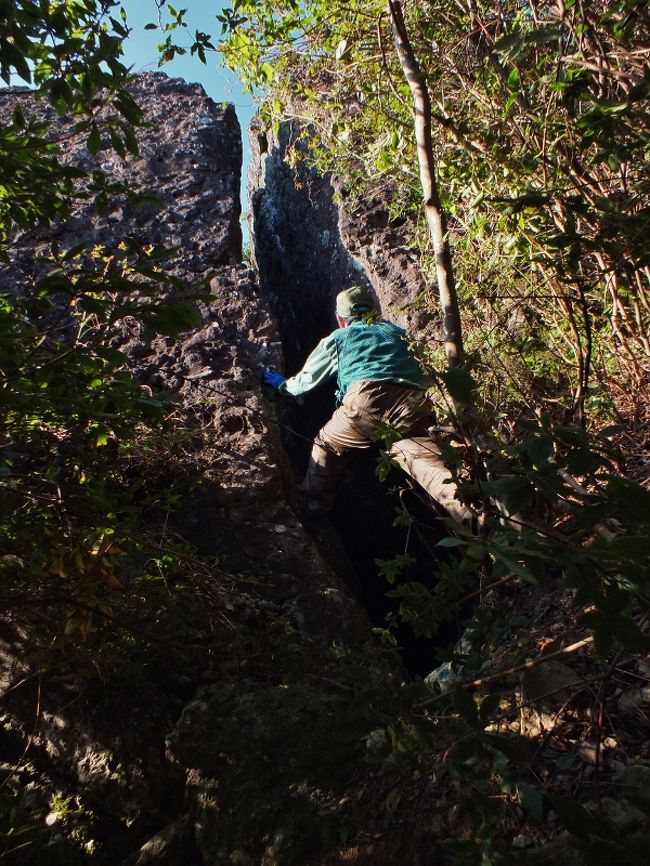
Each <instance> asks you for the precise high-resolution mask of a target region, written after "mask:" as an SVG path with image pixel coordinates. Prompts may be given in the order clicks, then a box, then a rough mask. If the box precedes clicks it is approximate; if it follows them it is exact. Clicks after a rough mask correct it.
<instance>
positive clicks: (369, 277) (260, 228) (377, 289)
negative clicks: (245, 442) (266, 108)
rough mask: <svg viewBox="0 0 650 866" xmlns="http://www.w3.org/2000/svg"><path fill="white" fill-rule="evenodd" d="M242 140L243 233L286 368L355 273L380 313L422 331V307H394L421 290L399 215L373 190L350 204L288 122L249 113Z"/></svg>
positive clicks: (325, 323)
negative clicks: (272, 124) (268, 121)
mask: <svg viewBox="0 0 650 866" xmlns="http://www.w3.org/2000/svg"><path fill="white" fill-rule="evenodd" d="M250 140H251V154H252V155H251V165H250V170H249V188H250V190H251V191H252V197H251V234H252V237H253V241H254V248H255V250H256V260H257V265H258V269H259V274H260V284H261V286H262V290H263V291H264V294H265V295H266V296H267V297H268V298H269V301H270V303H271V306H272V308H273V311H274V313H275V315H276V318H277V321H278V327H279V328H280V333H281V335H282V340H283V345H284V347H285V357H286V360H287V364H288V367H289V369H290V370H293V369H294V368H298V367H299V366H300V365H301V364H302V361H303V360H304V358H305V356H306V354H307V352H308V351H310V350H311V349H312V348H313V346H314V345H315V343H316V342H317V341H318V340H319V339H320V338H321V337H323V336H324V335H325V334H326V333H327V332H328V330H331V329H332V328H334V327H336V321H335V318H334V312H333V308H334V304H333V301H334V298H335V296H336V294H337V293H338V292H339V291H340V290H341V289H342V288H345V287H346V286H347V285H350V284H351V283H354V282H360V283H363V284H365V285H366V286H368V287H370V288H371V289H372V291H373V292H374V294H375V297H376V298H377V301H378V303H379V306H380V308H381V310H382V313H383V314H384V315H385V316H386V317H387V318H389V319H391V320H392V321H394V322H396V323H397V324H400V325H402V326H403V327H405V328H407V329H409V330H410V331H412V332H414V333H420V334H422V333H424V332H425V331H426V330H427V329H428V328H429V324H430V316H427V315H425V314H424V313H423V312H422V311H420V310H418V309H416V308H413V307H407V308H406V309H403V308H404V307H405V306H406V305H408V304H411V303H413V302H414V301H415V300H416V299H417V298H418V296H420V295H422V294H425V293H426V291H427V287H426V286H425V284H424V281H423V277H422V272H421V269H420V268H419V267H418V261H417V258H416V255H415V253H414V252H413V251H412V250H410V249H409V241H408V234H409V231H408V230H409V225H408V224H407V220H406V218H405V217H400V218H398V219H391V217H390V214H389V210H388V207H387V205H386V202H385V200H382V199H381V197H379V196H377V198H376V199H372V200H370V201H368V200H365V201H363V202H360V203H359V202H358V203H356V204H354V203H352V202H350V201H349V200H348V198H347V196H346V193H345V190H344V188H343V186H342V184H340V183H338V182H337V181H336V179H334V178H332V177H331V176H329V175H328V176H325V177H321V176H319V175H318V174H317V173H315V172H314V171H312V170H310V169H309V168H308V167H307V166H306V164H305V161H304V160H303V155H304V147H305V146H304V143H302V142H301V140H300V130H299V128H298V126H297V125H296V124H295V123H294V122H289V121H287V122H285V123H282V124H281V125H280V128H279V130H278V133H277V135H274V134H273V133H272V132H271V131H270V130H264V129H262V127H261V126H260V125H259V123H256V122H254V123H253V126H252V128H251V134H250Z"/></svg>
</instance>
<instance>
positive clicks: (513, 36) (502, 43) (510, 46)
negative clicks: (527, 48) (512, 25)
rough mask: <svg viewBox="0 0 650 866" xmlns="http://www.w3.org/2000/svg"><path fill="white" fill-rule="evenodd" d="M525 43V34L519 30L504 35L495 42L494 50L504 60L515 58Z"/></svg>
mask: <svg viewBox="0 0 650 866" xmlns="http://www.w3.org/2000/svg"><path fill="white" fill-rule="evenodd" d="M524 45H525V39H524V35H523V34H522V33H520V32H518V31H515V32H514V33H508V34H507V35H506V36H502V37H501V38H500V39H498V40H497V41H496V42H495V43H494V50H495V51H496V52H497V54H500V55H501V57H502V58H503V60H504V61H506V62H507V61H508V60H514V59H515V57H517V56H518V55H519V54H520V53H521V51H522V49H523V47H524Z"/></svg>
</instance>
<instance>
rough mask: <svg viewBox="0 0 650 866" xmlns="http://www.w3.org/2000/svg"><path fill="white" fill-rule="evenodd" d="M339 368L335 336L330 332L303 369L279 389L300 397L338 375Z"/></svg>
mask: <svg viewBox="0 0 650 866" xmlns="http://www.w3.org/2000/svg"><path fill="white" fill-rule="evenodd" d="M337 370H338V355H337V352H336V343H335V342H334V337H333V336H332V334H330V335H329V336H327V337H324V338H323V339H322V340H321V341H320V343H319V344H318V345H317V346H316V348H315V349H314V351H313V352H312V353H311V355H310V356H309V357H308V358H307V360H306V361H305V364H304V366H303V368H302V370H301V371H300V372H299V373H296V375H295V376H291V378H290V379H287V381H286V382H285V383H284V384H283V385H281V386H280V388H279V389H278V390H279V391H281V392H282V393H284V394H291V395H292V396H294V397H299V396H300V395H301V394H305V393H306V392H307V391H311V390H312V388H316V387H317V386H318V385H322V383H323V382H327V381H328V379H331V378H332V377H334V376H336V373H337Z"/></svg>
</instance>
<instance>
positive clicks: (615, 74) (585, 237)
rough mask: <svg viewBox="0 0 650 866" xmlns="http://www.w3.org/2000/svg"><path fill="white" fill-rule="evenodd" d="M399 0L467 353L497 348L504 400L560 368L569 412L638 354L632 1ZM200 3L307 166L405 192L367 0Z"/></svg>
mask: <svg viewBox="0 0 650 866" xmlns="http://www.w3.org/2000/svg"><path fill="white" fill-rule="evenodd" d="M405 12H406V18H407V22H406V23H407V28H408V30H409V34H410V38H411V42H412V44H413V46H414V49H415V52H416V55H417V59H418V62H419V64H420V65H421V67H422V70H423V74H424V76H425V78H426V81H427V84H428V88H429V92H430V95H431V99H432V102H433V107H434V123H435V124H436V130H435V134H434V148H435V155H436V159H437V165H438V170H439V181H440V187H441V192H442V195H443V199H444V201H443V204H444V205H445V207H446V208H447V210H448V211H449V212H450V214H451V215H452V223H451V226H450V230H451V233H452V237H453V240H454V243H455V247H456V270H457V274H458V283H459V290H460V294H461V297H462V301H463V319H464V329H465V332H466V333H468V334H469V341H468V342H469V348H470V349H475V348H481V349H483V348H485V346H486V345H487V346H488V347H489V349H490V353H491V356H493V355H499V356H502V357H503V356H506V357H505V358H504V360H505V363H504V364H501V365H497V364H495V363H494V362H493V361H491V360H490V362H489V364H490V366H491V367H492V368H493V369H494V377H495V379H501V380H503V379H504V376H503V370H502V369H500V368H501V367H504V366H505V367H506V371H507V375H508V376H509V377H510V378H511V383H509V384H508V385H507V386H506V385H505V383H503V382H502V383H501V385H500V391H501V392H503V391H504V389H505V388H506V387H511V388H513V389H514V391H515V393H516V397H517V399H519V400H520V399H521V398H522V396H523V397H524V399H531V392H532V400H534V399H535V397H536V396H537V395H538V393H539V390H540V388H541V389H542V393H544V391H546V393H547V394H549V393H551V394H558V393H559V394H562V391H561V389H560V388H558V389H557V390H555V389H554V383H553V380H554V379H558V378H560V377H561V385H562V388H564V386H565V382H566V385H568V386H569V387H570V388H571V390H572V392H573V396H572V400H571V402H570V404H569V406H568V407H567V408H568V409H569V410H570V411H573V412H575V413H577V417H578V419H581V418H582V417H583V414H584V410H585V408H588V403H589V402H590V401H591V402H593V400H592V398H593V396H594V394H593V391H590V387H592V384H593V383H592V378H593V375H594V373H595V376H596V378H597V380H598V386H597V387H599V388H600V387H601V380H602V379H603V377H605V376H607V375H608V376H615V377H616V378H617V379H618V380H619V381H620V384H621V386H622V387H625V386H624V384H623V383H624V382H626V381H630V380H631V381H633V382H637V383H640V382H641V379H642V378H643V370H644V369H646V368H647V357H648V355H649V354H650V344H649V343H648V327H649V319H648V317H649V311H650V302H649V300H648V295H649V285H648V274H647V268H648V261H647V251H646V248H645V244H644V238H645V236H646V235H647V232H648V225H647V220H648V187H647V172H646V171H645V165H646V161H647V155H648V144H649V142H650V136H649V134H648V112H647V96H648V87H649V82H648V75H647V67H646V65H645V63H644V62H643V60H642V55H643V45H644V44H645V43H644V40H646V39H647V33H648V26H649V22H648V11H647V4H645V3H637V2H632V0H599V2H597V3H590V4H581V3H573V2H571V3H567V4H562V6H560V7H558V6H557V5H556V4H553V3H547V2H543V0H530V2H527V3H525V4H523V5H522V4H521V3H517V2H512V3H511V2H504V3H500V4H499V5H498V7H496V8H495V7H494V5H493V4H489V3H485V4H484V3H481V2H467V3H455V4H452V5H451V6H449V5H448V4H436V3H429V2H416V3H409V4H408V5H407V7H406V10H405ZM218 17H219V19H220V21H221V23H222V29H223V32H224V36H225V38H224V41H223V42H222V44H221V46H220V50H221V51H222V53H223V55H224V57H225V59H226V61H227V62H228V63H229V64H230V65H231V66H232V67H233V68H234V69H236V70H237V71H238V73H239V74H240V75H241V76H242V79H243V81H244V83H245V84H246V86H248V87H249V88H250V89H257V90H258V91H261V93H262V94H263V95H264V96H265V97H266V100H265V108H264V111H265V112H266V117H267V119H268V121H269V122H278V121H279V120H280V119H283V118H285V117H287V116H292V115H293V116H295V117H297V118H299V119H300V120H301V121H302V122H303V126H304V135H305V137H306V138H307V139H308V140H309V139H311V140H312V141H313V143H314V149H313V153H312V159H313V160H315V161H316V163H317V164H319V165H320V166H321V168H334V169H335V170H336V172H337V174H338V175H339V176H341V175H342V176H344V177H346V178H347V180H348V182H349V183H351V184H353V185H354V184H356V185H357V186H358V187H359V185H360V188H361V189H363V190H365V189H367V188H368V187H369V186H371V187H372V188H373V189H374V190H377V188H380V189H381V188H383V189H384V190H386V189H388V190H391V191H392V194H393V196H394V197H395V199H396V200H397V201H398V204H396V207H398V208H399V209H401V210H402V211H404V210H406V211H408V210H409V209H410V208H411V209H412V208H413V207H414V206H415V205H416V203H417V200H418V198H419V197H420V196H421V192H420V189H419V184H418V180H417V172H416V165H417V160H416V156H415V150H414V138H413V134H412V125H413V124H412V117H411V114H412V108H411V104H410V94H409V89H408V85H407V83H406V82H405V81H404V80H403V76H402V74H401V70H400V68H399V66H398V62H397V59H396V58H395V56H394V54H393V52H392V50H391V48H390V43H391V37H390V31H389V29H388V19H387V14H386V9H385V4H384V2H383V0H382V2H379V0H377V2H375V3H372V4H370V5H369V4H368V3H357V2H346V3H338V4H334V5H333V4H332V3H329V2H328V3H323V2H321V0H311V2H307V3H297V2H292V0H287V2H283V3H273V4H270V3H264V2H258V0H236V2H233V3H232V6H231V8H229V9H224V10H223V12H222V13H221V14H220V15H219V16H218ZM323 144H324V145H326V147H323ZM418 240H419V242H420V243H423V244H424V246H426V243H427V242H426V240H424V239H423V237H422V236H420V237H419V238H418ZM432 268H433V262H432ZM531 341H532V344H531ZM531 349H532V351H531ZM511 362H512V363H511ZM510 367H511V368H512V369H511V370H509V369H508V368H510Z"/></svg>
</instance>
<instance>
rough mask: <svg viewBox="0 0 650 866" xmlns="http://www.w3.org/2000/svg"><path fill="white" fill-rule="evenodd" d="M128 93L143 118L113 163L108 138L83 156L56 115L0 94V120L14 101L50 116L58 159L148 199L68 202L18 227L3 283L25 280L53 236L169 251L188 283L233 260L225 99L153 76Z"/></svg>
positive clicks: (82, 140)
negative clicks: (28, 226)
mask: <svg viewBox="0 0 650 866" xmlns="http://www.w3.org/2000/svg"><path fill="white" fill-rule="evenodd" d="M131 92H132V95H133V97H134V99H135V100H136V102H137V103H138V104H139V105H140V106H141V107H142V108H143V109H144V111H145V113H146V118H147V124H146V125H145V126H143V127H142V128H141V129H140V130H139V131H138V142H139V154H138V155H137V156H133V155H127V156H126V158H125V159H121V158H120V157H119V156H118V155H117V154H116V153H115V152H114V151H112V150H110V147H109V144H110V143H109V140H108V137H105V139H104V141H103V142H102V150H100V152H99V154H98V155H97V157H92V156H91V155H90V154H89V153H88V151H87V149H86V135H87V133H84V134H75V133H74V132H73V131H72V129H73V123H72V122H71V121H70V120H68V119H67V118H60V117H58V116H57V115H56V114H55V112H54V110H53V109H52V108H51V107H49V106H48V105H47V103H44V102H36V101H35V100H34V98H33V94H32V91H30V90H29V89H28V88H22V87H13V88H6V89H5V90H0V121H2V122H8V121H9V119H10V117H11V113H12V111H13V108H14V106H15V105H16V104H20V105H21V106H22V108H23V112H24V114H25V115H26V116H30V115H32V114H35V115H37V116H39V117H42V118H44V119H46V120H48V121H49V122H51V124H52V127H51V135H52V136H53V137H54V138H55V139H57V140H60V141H61V142H62V143H61V155H60V160H61V162H63V163H64V164H66V165H70V166H79V167H81V168H83V169H86V170H93V169H96V168H99V169H101V170H102V171H103V172H104V173H105V175H106V176H107V178H108V179H109V181H110V182H121V181H126V182H127V183H128V187H129V190H133V191H136V190H137V191H139V192H142V193H144V194H146V195H149V196H154V197H155V198H156V199H157V200H158V201H157V202H155V203H153V202H152V203H150V204H149V205H148V206H147V207H145V208H140V207H138V208H137V209H136V207H135V206H134V204H133V203H132V202H131V201H130V200H129V197H128V196H126V195H121V196H118V197H117V198H112V199H111V201H110V204H109V207H108V210H107V213H106V214H104V215H99V214H97V212H96V210H95V208H94V201H93V198H92V197H89V198H87V199H86V200H83V199H80V200H77V201H76V202H75V204H74V207H73V212H72V214H71V216H70V218H69V219H66V220H65V221H59V222H57V223H55V224H54V225H53V226H51V227H48V228H46V229H43V230H34V231H26V232H22V233H20V234H19V235H18V236H17V237H15V238H14V240H13V243H12V261H13V268H12V269H11V271H10V272H9V274H7V277H6V279H7V281H9V280H13V281H18V280H20V279H25V278H29V277H30V276H31V273H32V271H33V261H34V253H35V252H37V251H39V250H40V249H41V248H42V247H43V246H44V245H45V243H47V242H48V241H49V240H50V239H52V238H53V237H55V238H56V239H57V240H58V241H59V243H60V244H61V245H62V246H63V247H65V246H68V245H70V246H72V245H73V244H77V243H79V242H80V241H89V242H92V243H94V244H100V245H103V246H107V247H108V248H109V249H110V247H111V245H113V244H116V243H118V242H119V240H120V239H121V238H123V237H130V238H135V239H137V240H141V241H142V243H143V245H146V244H157V245H160V246H165V247H178V250H177V252H176V255H175V256H174V257H173V258H172V262H173V263H174V265H175V266H176V270H177V272H178V274H179V275H181V274H182V275H183V276H184V277H185V278H186V279H187V278H191V279H197V278H198V277H201V276H203V275H204V274H205V273H207V272H209V271H210V270H211V269H212V268H215V267H218V266H219V265H223V264H229V263H232V262H237V261H240V260H241V243H242V242H241V227H240V224H239V216H240V213H241V206H240V200H239V185H240V177H241V159H242V145H241V131H240V127H239V122H238V120H237V116H236V114H235V110H234V107H233V106H232V105H226V106H223V105H217V104H216V103H215V102H213V101H212V100H211V99H209V98H208V97H207V96H206V94H205V92H204V91H203V88H202V87H201V86H199V85H197V84H187V83H185V82H184V81H181V80H180V79H172V78H169V77H168V76H167V75H164V74H162V73H144V74H142V75H140V76H138V77H137V78H135V79H134V81H133V84H132V86H131Z"/></svg>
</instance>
